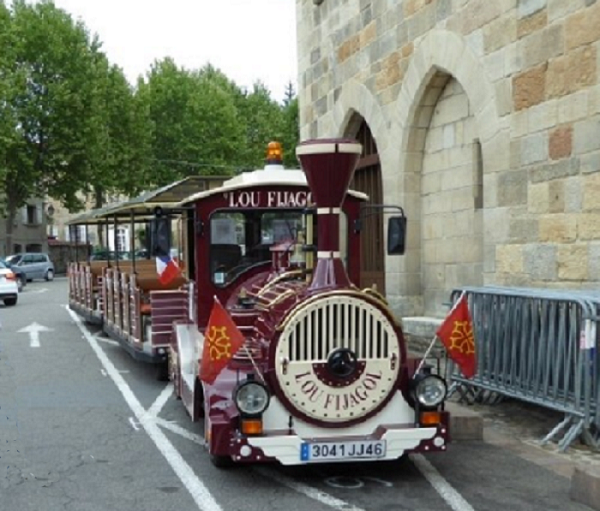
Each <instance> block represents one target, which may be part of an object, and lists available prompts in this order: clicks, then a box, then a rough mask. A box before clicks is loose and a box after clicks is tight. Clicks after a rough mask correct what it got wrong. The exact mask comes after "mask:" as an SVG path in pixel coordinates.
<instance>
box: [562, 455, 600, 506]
mask: <svg viewBox="0 0 600 511" xmlns="http://www.w3.org/2000/svg"><path fill="white" fill-rule="evenodd" d="M569 496H570V497H571V500H574V501H575V502H579V503H580V504H584V505H586V506H588V507H590V508H592V509H595V510H597V511H600V467H596V466H591V465H578V466H576V467H575V471H574V472H573V477H572V478H571V490H570V492H569Z"/></svg>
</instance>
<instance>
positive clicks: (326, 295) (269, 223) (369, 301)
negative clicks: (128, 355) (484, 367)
mask: <svg viewBox="0 0 600 511" xmlns="http://www.w3.org/2000/svg"><path fill="white" fill-rule="evenodd" d="M360 151H361V146H360V144H358V143H356V142H355V141H351V140H341V139H335V140H316V141H308V142H305V143H302V144H300V145H299V146H298V148H297V155H298V157H299V159H300V161H301V163H302V167H303V170H286V169H284V168H283V167H282V165H281V160H280V154H278V152H280V149H279V148H278V146H277V145H274V146H272V147H271V153H270V154H269V156H268V159H267V161H268V163H267V165H266V166H265V168H264V169H261V170H258V171H254V172H248V173H243V174H241V175H239V176H236V177H234V178H232V179H230V180H228V181H225V182H224V183H223V184H222V186H219V187H217V188H214V189H211V190H202V191H199V192H197V193H194V194H190V195H189V196H188V197H186V198H184V199H183V200H181V201H179V202H178V203H172V204H169V205H168V207H164V208H161V209H160V210H156V211H154V213H155V214H156V213H159V214H160V215H161V216H164V215H173V214H175V213H177V214H180V215H181V216H182V218H184V219H185V220H184V221H183V223H184V224H185V225H186V228H185V229H183V231H184V234H185V235H184V240H185V243H184V245H185V250H183V266H184V272H183V275H184V276H185V279H184V282H181V283H180V284H181V285H180V286H178V287H177V289H173V290H171V291H162V290H158V289H154V290H150V297H151V302H150V311H149V312H150V315H151V325H152V327H151V328H152V329H153V331H154V330H155V328H156V326H155V325H156V324H157V323H156V322H157V321H158V318H159V317H161V318H166V320H165V321H164V322H163V323H162V325H164V327H165V328H164V331H165V332H166V331H168V332H169V335H168V341H169V342H166V341H161V343H160V344H157V343H154V337H155V335H154V333H152V334H151V335H150V337H149V339H148V338H146V339H145V340H144V339H142V340H140V342H141V344H142V346H143V345H144V343H145V342H146V343H147V342H148V340H149V341H150V343H149V344H148V345H149V346H152V349H156V348H161V349H163V350H165V351H164V353H165V354H168V361H169V375H170V378H171V379H172V380H173V382H174V387H175V392H176V394H177V397H178V398H180V399H181V400H182V402H183V404H184V405H185V407H186V410H187V411H188V413H189V415H190V417H191V419H192V420H193V421H198V420H203V421H204V424H205V427H204V431H205V436H206V441H207V445H208V450H209V452H210V457H211V460H212V461H213V463H214V464H215V465H217V466H225V465H228V464H231V463H235V462H239V463H243V462H263V461H279V462H280V463H282V464H286V465H297V464H305V463H313V462H326V461H357V460H390V459H396V458H399V457H400V456H402V455H404V454H406V453H410V452H418V451H421V452H427V451H443V450H445V449H446V445H447V443H448V441H449V430H448V423H449V417H448V413H447V412H446V411H445V410H444V400H445V398H446V384H445V382H444V380H443V379H442V378H441V377H440V376H439V375H437V374H434V371H433V369H432V368H431V367H429V366H427V365H425V364H422V363H421V361H420V360H418V359H413V358H411V357H410V356H409V354H408V352H407V349H406V343H405V341H404V338H403V335H402V329H401V326H400V324H399V322H398V321H397V320H396V319H395V317H394V315H393V313H392V312H391V310H390V309H389V307H388V305H387V302H386V300H385V298H384V297H383V296H382V295H381V294H380V293H379V292H378V291H377V290H376V289H374V288H366V289H360V288H359V287H358V285H359V282H360V252H361V251H360V243H361V241H360V240H361V230H360V226H361V219H362V218H364V216H365V211H366V210H365V207H364V206H365V201H366V199H367V197H366V196H365V195H364V194H362V193H359V192H353V191H349V192H348V191H347V189H348V185H349V183H350V181H351V178H352V174H353V171H354V168H355V165H356V162H357V159H358V156H359V155H360ZM147 212H148V211H147ZM156 220H157V219H156V218H154V223H153V224H152V225H153V229H154V231H157V230H158V228H159V226H160V223H159V222H157V221H156ZM405 226H406V219H405V218H404V216H403V215H400V216H392V217H390V218H389V224H388V232H387V237H386V239H387V245H388V253H389V254H390V255H394V254H402V253H403V251H404V239H405ZM154 234H155V235H156V232H155V233H154ZM154 237H156V236H154ZM119 273H121V272H119ZM103 276H104V277H103V280H102V282H101V283H100V286H101V288H102V289H103V293H104V295H105V296H106V298H103V299H104V300H105V301H106V302H108V303H111V301H112V300H113V298H112V295H110V293H109V291H108V290H109V289H111V288H112V287H113V285H111V284H110V279H113V281H114V279H117V280H119V281H120V282H122V287H121V288H120V291H119V293H120V296H121V297H122V303H121V306H120V307H121V308H120V310H119V311H120V318H121V319H120V321H121V324H124V323H123V322H126V321H127V320H126V318H127V317H128V318H129V320H128V321H129V322H130V324H131V323H132V322H135V321H138V320H137V318H136V316H137V315H138V314H140V313H141V311H140V309H138V308H136V307H135V306H134V305H135V300H136V299H134V298H132V297H133V296H134V295H135V292H136V291H135V290H136V287H135V286H139V282H140V279H139V278H138V275H136V274H135V273H133V274H131V275H130V276H129V277H127V278H124V277H123V276H122V274H121V276H120V277H119V278H117V277H116V273H115V270H114V269H106V270H104V273H103ZM73 282H76V281H75V280H74V279H73ZM131 283H133V284H134V287H129V288H127V285H131ZM115 292H116V291H115ZM161 293H169V294H168V296H169V304H168V305H167V303H166V301H165V302H161V301H159V297H161V296H163V295H161ZM164 296H167V295H164ZM171 297H172V298H173V300H172V301H171ZM127 300H130V303H131V305H130V306H129V309H127V310H125V309H124V308H123V303H124V302H127ZM175 303H177V305H175ZM215 304H222V305H223V307H224V309H225V311H226V314H227V318H229V319H230V320H231V322H232V324H233V325H234V326H233V329H235V331H237V332H240V333H241V334H242V336H243V346H242V347H241V348H240V349H239V350H237V351H236V352H235V353H233V354H232V353H230V352H229V351H228V348H229V347H230V342H229V341H230V340H231V335H233V332H231V331H230V330H229V329H228V328H229V327H227V328H226V329H223V328H221V327H219V328H213V327H215V324H214V323H212V321H213V320H212V319H211V317H212V316H211V313H212V311H213V310H214V308H215V307H216V305H215ZM111 307H112V308H111ZM117 307H118V305H112V306H108V305H107V304H104V305H103V311H104V312H103V321H104V322H105V323H106V322H107V321H109V318H110V319H111V321H112V322H113V323H115V322H116V319H115V318H116V317H117V316H116V312H115V309H116V308H117ZM167 309H168V310H170V311H171V313H170V314H169V315H167V314H166V311H167ZM209 323H210V324H209ZM207 329H208V331H207ZM105 330H107V331H108V332H109V333H111V332H112V331H111V329H110V328H105ZM219 332H220V334H222V335H221V337H218V336H217V335H215V333H219ZM112 335H114V332H113V333H112ZM129 335H130V336H131V333H129ZM205 336H206V338H205ZM157 338H158V337H157ZM161 339H164V338H163V337H161ZM142 349H143V347H142ZM205 350H206V351H205ZM203 359H204V361H206V360H209V359H210V360H211V363H212V364H213V366H215V367H216V365H217V364H221V365H223V360H225V362H226V363H225V366H224V368H223V369H222V370H221V371H220V372H219V373H218V375H217V376H216V377H215V378H214V379H207V378H206V377H205V376H206V375H205V374H204V373H203V372H201V362H202V360H203Z"/></svg>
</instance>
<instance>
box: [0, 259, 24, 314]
mask: <svg viewBox="0 0 600 511" xmlns="http://www.w3.org/2000/svg"><path fill="white" fill-rule="evenodd" d="M18 298H19V287H18V286H17V276H16V275H15V274H14V272H13V271H12V270H11V269H10V268H8V267H7V266H6V265H5V264H4V263H0V300H3V301H4V305H6V306H11V305H16V304H17V299H18Z"/></svg>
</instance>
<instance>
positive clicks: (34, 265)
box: [6, 252, 54, 281]
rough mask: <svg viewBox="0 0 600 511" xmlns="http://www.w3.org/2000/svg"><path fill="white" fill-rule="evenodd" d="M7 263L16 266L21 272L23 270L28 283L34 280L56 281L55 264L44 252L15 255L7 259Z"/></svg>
mask: <svg viewBox="0 0 600 511" xmlns="http://www.w3.org/2000/svg"><path fill="white" fill-rule="evenodd" d="M6 262H7V263H8V264H9V265H11V266H16V267H17V268H19V269H20V270H23V271H24V272H25V275H26V277H27V281H31V280H33V279H46V280H53V279H54V264H53V263H52V261H51V260H50V257H49V256H48V254H46V253H44V252H38V253H32V252H25V253H19V254H13V255H10V256H8V257H7V258H6Z"/></svg>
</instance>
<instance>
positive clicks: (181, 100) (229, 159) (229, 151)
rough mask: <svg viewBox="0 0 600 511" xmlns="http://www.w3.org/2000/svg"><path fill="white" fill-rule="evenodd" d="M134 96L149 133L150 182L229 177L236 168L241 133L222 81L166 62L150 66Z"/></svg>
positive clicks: (170, 61) (233, 107) (169, 60)
mask: <svg viewBox="0 0 600 511" xmlns="http://www.w3.org/2000/svg"><path fill="white" fill-rule="evenodd" d="M137 93H138V95H139V97H140V100H141V101H142V102H143V103H145V104H146V105H148V109H149V117H150V120H151V124H152V127H153V128H152V130H153V131H152V170H151V176H150V182H152V183H153V184H155V185H157V186H161V185H164V184H167V183H170V182H172V181H174V180H176V179H179V178H182V177H184V176H188V175H210V174H231V173H232V171H233V169H234V168H235V167H236V166H237V165H239V163H240V162H239V154H240V148H241V147H242V143H243V138H242V137H243V132H242V129H241V125H240V122H239V118H238V111H237V108H236V105H235V100H234V97H233V94H232V93H231V91H227V90H226V87H224V82H223V81H222V80H221V79H219V80H215V77H214V76H213V75H206V74H203V73H198V72H189V71H187V70H185V69H181V68H179V67H178V66H177V65H176V64H175V62H174V61H173V60H172V59H170V58H167V59H164V60H162V61H159V62H155V63H154V65H153V66H152V68H151V70H150V72H149V73H148V76H147V80H146V81H145V82H143V83H140V84H139V85H138V91H137Z"/></svg>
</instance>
